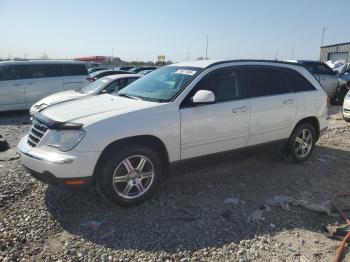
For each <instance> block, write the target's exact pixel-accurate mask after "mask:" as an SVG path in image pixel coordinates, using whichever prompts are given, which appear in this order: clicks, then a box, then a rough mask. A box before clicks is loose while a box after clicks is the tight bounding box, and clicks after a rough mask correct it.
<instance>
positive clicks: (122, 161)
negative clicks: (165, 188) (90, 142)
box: [100, 146, 162, 206]
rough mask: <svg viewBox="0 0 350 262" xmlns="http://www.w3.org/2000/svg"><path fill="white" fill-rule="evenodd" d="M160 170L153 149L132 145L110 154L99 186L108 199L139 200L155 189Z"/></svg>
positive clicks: (120, 201) (126, 203)
mask: <svg viewBox="0 0 350 262" xmlns="http://www.w3.org/2000/svg"><path fill="white" fill-rule="evenodd" d="M161 173H162V164H161V160H160V158H159V157H158V155H157V153H156V152H155V151H153V150H152V149H150V148H147V147H142V146H141V147H137V146H136V147H134V146H132V147H128V148H124V149H121V150H120V151H119V152H116V153H114V154H112V155H111V156H109V158H108V159H107V161H106V164H105V167H104V170H103V173H102V176H101V177H100V188H101V191H102V194H103V195H104V196H105V197H106V198H107V199H109V200H110V201H112V202H114V203H116V204H118V205H122V206H130V205H134V204H139V203H141V202H143V201H145V200H146V199H148V198H149V197H150V196H151V195H152V194H153V193H154V191H155V190H156V188H157V186H158V185H159V182H160V176H161Z"/></svg>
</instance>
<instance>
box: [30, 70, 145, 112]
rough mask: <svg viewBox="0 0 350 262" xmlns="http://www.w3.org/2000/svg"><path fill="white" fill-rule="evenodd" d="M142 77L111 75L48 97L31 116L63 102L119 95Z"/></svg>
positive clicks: (34, 107) (34, 108)
mask: <svg viewBox="0 0 350 262" xmlns="http://www.w3.org/2000/svg"><path fill="white" fill-rule="evenodd" d="M140 77H141V75H136V74H123V75H110V76H105V77H103V78H100V79H98V80H96V81H94V82H92V83H90V84H88V85H86V86H84V87H82V88H79V89H75V90H69V91H64V92H59V93H56V94H53V95H50V96H47V97H45V98H43V99H41V100H40V101H38V102H36V103H35V104H34V105H33V106H32V107H31V108H30V111H29V113H30V115H34V114H35V113H37V112H39V111H41V110H43V109H44V108H46V107H48V106H51V105H55V104H58V103H62V102H67V101H71V100H76V99H80V98H84V97H88V96H94V95H99V94H105V93H107V94H111V93H117V92H118V91H119V90H121V89H123V88H124V87H126V86H127V85H129V84H130V83H132V82H134V81H135V80H137V79H138V78H140Z"/></svg>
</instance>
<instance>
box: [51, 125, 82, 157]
mask: <svg viewBox="0 0 350 262" xmlns="http://www.w3.org/2000/svg"><path fill="white" fill-rule="evenodd" d="M84 136H85V131H84V130H60V131H57V132H56V133H54V134H53V135H52V136H51V137H49V139H48V140H47V142H46V145H48V146H53V147H57V148H58V149H59V150H61V151H64V152H66V151H69V150H72V149H73V148H74V147H75V146H76V145H77V144H78V143H79V142H80V141H81V140H82V139H83V137H84Z"/></svg>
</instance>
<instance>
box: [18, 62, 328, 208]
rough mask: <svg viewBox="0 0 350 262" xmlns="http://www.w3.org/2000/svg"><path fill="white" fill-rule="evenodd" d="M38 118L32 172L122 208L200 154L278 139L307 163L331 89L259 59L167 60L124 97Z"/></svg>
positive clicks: (29, 151)
mask: <svg viewBox="0 0 350 262" xmlns="http://www.w3.org/2000/svg"><path fill="white" fill-rule="evenodd" d="M33 118H34V119H33V125H32V128H31V130H30V132H29V134H27V135H26V136H25V137H23V138H22V139H21V141H20V142H19V144H18V150H19V152H20V154H21V163H22V165H23V166H24V167H25V168H26V169H27V170H28V172H29V173H30V174H31V175H32V176H34V177H35V178H37V179H39V180H41V181H43V182H46V183H50V184H53V185H57V186H64V187H75V188H77V187H84V186H85V187H86V186H93V187H95V188H97V189H98V190H99V191H100V192H101V193H102V194H103V195H104V196H105V197H106V198H108V199H110V200H111V201H113V202H114V203H117V204H120V205H133V204H137V203H140V202H142V201H145V200H146V199H148V198H149V197H150V196H151V195H152V194H153V193H154V191H155V190H156V189H157V187H158V186H159V184H160V181H161V179H162V176H163V175H165V174H166V173H167V171H168V170H169V168H170V167H171V166H173V165H175V164H179V163H185V162H187V163H188V161H189V160H191V159H194V158H197V160H198V158H200V159H201V158H202V157H209V156H215V154H219V153H221V154H222V153H224V152H229V151H231V152H232V151H233V150H234V151H237V150H239V149H247V148H253V149H256V147H257V146H265V145H267V144H269V145H274V147H270V150H271V149H274V151H275V152H280V151H281V150H282V152H283V153H284V155H285V156H286V157H289V158H290V159H291V160H293V161H294V162H302V161H305V160H306V159H308V158H309V157H310V155H311V153H312V151H313V148H314V145H315V143H316V141H317V140H318V138H319V136H320V135H321V134H322V132H323V131H324V130H325V129H326V128H327V125H328V115H327V95H326V93H325V91H324V90H323V89H322V87H321V85H320V83H319V82H318V81H317V80H316V78H315V77H313V76H312V75H311V74H310V72H308V71H307V70H306V69H305V68H304V67H302V66H300V65H297V64H291V63H281V62H274V61H254V60H226V61H225V60H224V61H218V60H202V61H193V62H184V63H179V64H174V65H170V66H165V67H162V68H160V69H157V70H155V71H154V72H152V73H151V74H148V75H146V76H144V77H142V78H140V79H139V80H137V81H135V82H133V83H132V84H130V85H128V86H127V87H125V88H124V89H123V90H121V91H119V93H118V95H110V94H103V95H98V96H91V97H89V98H86V99H79V100H76V101H71V102H68V103H62V104H57V105H55V106H51V107H47V108H46V109H44V110H42V111H41V112H39V113H37V114H35V115H34V117H33ZM216 156H218V155H216ZM205 159H206V158H202V161H206V160H205ZM267 179H268V178H267Z"/></svg>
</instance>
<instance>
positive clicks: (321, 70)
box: [316, 63, 335, 75]
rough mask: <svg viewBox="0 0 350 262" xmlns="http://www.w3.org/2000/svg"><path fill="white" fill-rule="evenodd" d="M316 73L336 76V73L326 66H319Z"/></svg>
mask: <svg viewBox="0 0 350 262" xmlns="http://www.w3.org/2000/svg"><path fill="white" fill-rule="evenodd" d="M316 71H317V74H319V75H335V73H334V72H333V71H332V69H330V68H329V67H328V66H326V65H325V64H321V63H320V64H317V65H316Z"/></svg>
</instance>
